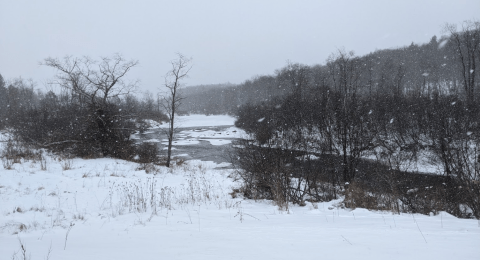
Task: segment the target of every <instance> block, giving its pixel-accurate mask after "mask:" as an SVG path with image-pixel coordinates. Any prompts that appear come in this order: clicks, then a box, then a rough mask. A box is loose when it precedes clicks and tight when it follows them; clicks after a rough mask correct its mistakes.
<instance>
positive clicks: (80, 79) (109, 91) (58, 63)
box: [40, 53, 138, 108]
mask: <svg viewBox="0 0 480 260" xmlns="http://www.w3.org/2000/svg"><path fill="white" fill-rule="evenodd" d="M40 64H41V65H45V66H48V67H51V68H54V69H55V70H57V72H58V73H57V75H55V79H54V80H53V81H51V82H50V83H51V84H54V85H58V86H60V87H62V88H64V89H66V90H69V91H70V92H71V93H72V95H73V96H75V97H76V98H78V101H80V103H87V104H89V105H93V106H94V107H95V108H99V107H104V106H105V105H106V104H107V102H108V101H110V100H111V99H114V98H118V97H119V96H122V95H126V94H128V93H130V92H131V91H133V90H134V89H135V88H136V87H137V86H138V81H127V80H125V75H126V74H127V73H128V72H129V71H130V70H131V69H132V68H133V67H135V66H137V65H138V61H137V60H126V59H125V58H124V57H123V56H122V55H120V54H118V53H117V54H114V55H113V56H111V57H102V58H100V60H98V61H97V60H93V59H91V58H89V57H83V58H75V57H71V56H67V57H65V58H63V59H58V58H46V59H45V60H44V61H43V62H42V63H40Z"/></svg>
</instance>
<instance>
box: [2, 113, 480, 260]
mask: <svg viewBox="0 0 480 260" xmlns="http://www.w3.org/2000/svg"><path fill="white" fill-rule="evenodd" d="M193 118H197V117H193ZM211 118H212V122H208V124H210V125H215V122H221V123H222V125H223V124H224V123H227V120H226V119H225V121H222V120H220V119H218V120H216V121H215V119H214V117H213V116H211ZM230 120H231V119H230ZM187 122H188V121H186V122H185V124H187ZM230 122H231V123H229V124H225V125H232V124H233V121H232V120H231V121H230ZM200 123H201V121H198V122H197V123H195V122H190V123H188V124H191V125H192V126H199V127H201V126H202V125H199V124H200ZM216 125H219V124H216ZM202 127H203V126H202ZM232 131H233V130H232ZM199 132H200V131H199ZM188 134H189V135H194V134H195V131H192V132H191V133H188ZM203 134H205V133H203ZM211 134H213V133H211ZM208 137H209V136H208V135H207V134H205V138H208ZM211 137H213V136H211ZM222 138H224V137H222ZM222 140H223V139H222ZM45 162H46V164H45V163H44V164H45V165H46V169H45V168H44V169H42V167H41V163H40V162H32V161H27V162H23V163H20V164H14V165H13V166H12V169H10V170H7V169H4V168H3V167H2V166H0V259H12V256H13V254H15V253H16V256H17V259H23V258H22V256H21V252H20V243H19V240H21V241H22V243H23V245H24V246H25V249H26V252H27V255H31V259H46V257H47V254H48V251H49V248H50V249H51V252H50V255H49V259H51V260H53V259H116V260H121V259H449V260H452V259H479V256H480V223H479V222H478V221H477V220H471V219H457V218H455V217H452V216H451V215H448V214H446V213H442V214H440V215H437V216H424V215H409V214H402V215H392V214H391V213H388V212H371V211H367V210H364V209H355V210H353V211H352V210H349V209H343V208H340V207H337V205H338V203H339V201H331V202H325V203H318V204H312V203H307V205H306V206H304V207H300V206H290V209H289V210H288V211H279V210H278V208H277V207H276V206H275V205H272V203H271V202H269V201H252V200H245V199H243V198H241V197H236V198H233V197H232V195H231V194H230V193H231V192H232V188H234V187H238V186H239V183H238V181H236V180H235V178H234V177H235V174H234V173H233V172H232V170H226V169H221V167H222V166H224V164H215V163H213V162H202V161H195V160H192V161H187V162H186V163H184V164H182V165H178V166H175V167H172V168H171V169H167V168H164V167H157V168H156V169H149V173H147V172H146V171H145V170H143V169H141V167H139V165H138V164H136V163H132V162H126V161H121V160H115V159H109V158H103V159H93V160H83V159H72V160H68V159H64V158H61V157H58V156H55V155H51V154H47V155H45Z"/></svg>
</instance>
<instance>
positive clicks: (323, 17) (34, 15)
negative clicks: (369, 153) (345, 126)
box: [0, 0, 480, 92]
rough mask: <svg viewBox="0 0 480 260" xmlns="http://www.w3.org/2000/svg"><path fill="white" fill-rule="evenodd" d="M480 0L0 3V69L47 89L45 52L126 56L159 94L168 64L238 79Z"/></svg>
mask: <svg viewBox="0 0 480 260" xmlns="http://www.w3.org/2000/svg"><path fill="white" fill-rule="evenodd" d="M479 10H480V0H449V1H446V0H445V1H442V0H429V1H421V0H402V1H393V0H378V1H377V0H370V1H368V0H362V1H360V0H358V1H355V0H350V1H340V0H337V1H327V0H324V1H320V0H317V1H307V0H305V1H302V0H296V1H284V0H268V1H267V0H256V1H250V0H242V1H240V0H238V1H228V0H215V1H211V0H203V1H180V0H174V1H173V0H169V1H147V0H136V1H121V0H103V1H102V0H83V1H67V0H42V1H35V0H30V1H26V0H0V74H2V75H3V76H4V78H6V79H11V78H14V77H19V76H22V77H23V78H32V79H33V80H35V81H37V82H38V86H39V87H42V86H43V85H44V83H45V82H46V80H47V79H49V78H51V77H52V76H53V74H54V71H53V70H52V69H50V68H46V67H42V66H39V65H38V64H39V62H40V61H42V60H43V59H44V58H47V57H49V56H50V57H60V58H61V57H64V56H66V55H73V56H83V55H87V56H90V57H92V58H98V57H99V56H108V55H111V54H113V53H117V52H118V53H122V54H123V55H124V56H125V57H126V58H128V59H137V60H139V61H140V65H139V66H138V67H137V68H135V69H134V70H133V71H132V73H131V74H130V75H129V76H130V78H132V79H133V78H137V79H140V81H141V89H140V90H141V91H144V90H147V89H148V90H149V91H151V92H157V91H158V87H160V86H161V85H162V83H163V82H164V81H163V76H164V75H165V73H166V72H167V71H168V69H169V61H170V60H172V59H174V58H175V53H176V52H180V53H182V54H184V55H185V56H189V57H192V58H193V68H192V70H191V72H190V77H189V78H188V79H187V80H186V81H185V83H186V84H188V85H197V84H214V83H223V82H231V83H241V82H243V81H244V80H246V79H250V78H251V77H252V76H254V75H265V74H272V73H273V72H274V70H275V69H278V68H281V67H282V66H284V65H285V64H286V61H287V60H290V61H292V62H299V63H303V64H307V65H312V64H318V63H324V62H325V60H326V59H327V57H328V56H329V55H330V54H331V53H332V52H334V51H335V50H336V49H337V48H342V47H344V48H345V49H346V50H353V51H355V53H356V54H357V55H363V54H367V53H369V52H372V51H374V50H375V49H383V48H392V47H400V46H405V45H409V44H410V43H411V42H412V41H413V42H416V43H424V42H428V41H429V40H430V38H431V37H432V36H433V35H437V36H440V35H441V27H442V25H443V24H444V23H446V22H448V23H457V24H459V23H461V22H462V21H464V20H468V19H477V20H480V11H479Z"/></svg>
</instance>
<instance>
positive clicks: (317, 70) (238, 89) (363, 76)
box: [182, 35, 479, 115]
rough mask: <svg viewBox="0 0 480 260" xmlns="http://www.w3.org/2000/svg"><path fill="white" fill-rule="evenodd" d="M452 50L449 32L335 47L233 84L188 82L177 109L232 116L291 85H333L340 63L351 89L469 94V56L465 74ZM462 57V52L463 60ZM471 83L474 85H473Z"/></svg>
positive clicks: (454, 43) (288, 90)
mask: <svg viewBox="0 0 480 260" xmlns="http://www.w3.org/2000/svg"><path fill="white" fill-rule="evenodd" d="M472 51H473V50H472ZM476 51H477V52H478V51H479V50H478V49H477V50H476ZM457 54H458V42H457V40H456V39H455V36H454V35H450V36H443V37H442V38H440V39H438V38H437V37H436V36H433V37H432V38H431V40H430V42H428V43H425V44H415V43H413V42H412V44H410V45H409V46H406V47H402V48H396V49H385V50H376V51H374V52H372V53H370V54H367V55H364V56H356V55H354V53H353V52H349V51H346V50H342V49H340V50H336V51H334V52H333V53H332V54H331V55H330V56H329V58H328V59H327V61H326V63H325V64H322V65H314V66H307V65H303V64H299V63H288V64H286V66H285V67H283V68H280V69H278V70H276V71H275V73H274V74H273V75H265V76H255V77H254V78H252V79H250V80H246V81H245V82H243V83H241V84H238V85H233V84H217V85H204V86H195V87H188V88H186V89H184V96H185V97H186V99H185V100H184V104H183V107H182V111H185V112H189V113H200V114H231V115H234V114H236V113H237V111H238V108H239V107H240V106H241V105H244V104H247V103H250V104H254V103H258V102H264V101H271V100H273V99H274V98H276V97H282V96H285V95H288V94H291V93H293V92H294V91H296V89H300V90H302V91H303V92H305V93H309V92H311V91H314V90H315V89H320V88H324V87H334V86H337V85H338V84H339V82H338V77H339V76H340V75H339V73H340V72H341V71H340V70H339V69H341V68H338V65H339V63H341V62H345V65H346V66H348V68H344V69H346V70H348V73H349V74H351V75H349V76H348V77H350V78H349V81H351V82H349V83H348V84H350V85H352V87H354V88H355V92H356V93H357V94H362V95H365V94H369V95H373V94H375V93H382V94H388V95H412V96H432V95H434V94H436V93H438V94H440V95H462V96H465V95H471V94H470V93H467V90H466V88H465V86H464V82H465V81H468V80H469V79H468V78H470V80H471V81H474V82H478V77H479V73H478V72H476V70H475V61H474V60H472V61H471V62H472V64H471V66H472V67H471V68H470V70H472V69H473V70H474V71H473V73H470V72H469V69H468V68H462V66H463V64H462V62H459V59H461V58H460V57H459V56H458V55H457ZM468 55H469V54H467V55H465V56H468ZM477 56H478V54H477ZM468 58H469V57H464V59H465V62H467V59H468ZM464 70H467V71H464ZM465 74H471V75H465ZM474 87H475V88H477V85H475V86H474Z"/></svg>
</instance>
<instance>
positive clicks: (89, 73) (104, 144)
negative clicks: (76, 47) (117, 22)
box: [0, 55, 166, 159]
mask: <svg viewBox="0 0 480 260" xmlns="http://www.w3.org/2000/svg"><path fill="white" fill-rule="evenodd" d="M45 65H47V66H50V67H53V68H55V69H56V70H57V72H58V74H57V76H56V78H55V80H53V81H52V82H51V83H52V84H56V85H59V86H60V91H59V92H57V93H55V92H52V91H49V92H47V93H44V92H42V91H40V90H35V85H34V84H33V83H31V82H28V81H25V80H23V79H21V78H20V79H15V80H12V81H10V82H5V81H4V80H2V81H1V82H0V99H1V102H0V106H1V108H0V111H1V112H0V127H2V128H9V129H10V130H11V131H12V133H13V134H14V136H15V137H16V138H18V139H19V140H20V141H22V142H23V143H24V144H28V145H33V146H34V147H37V148H47V149H50V150H53V151H57V152H65V153H69V154H72V155H76V156H82V157H99V156H111V157H117V158H122V159H133V157H134V156H135V155H137V154H140V152H141V151H139V150H138V149H140V150H141V149H146V148H145V147H141V148H138V147H137V146H136V145H135V144H134V142H133V141H132V140H131V139H130V135H131V134H132V133H134V132H136V131H141V130H142V129H143V128H144V127H145V122H144V119H154V120H157V121H162V120H165V119H166V118H165V115H164V114H163V113H161V112H160V110H159V105H158V100H154V99H152V98H151V97H150V96H149V95H146V96H145V98H144V99H141V100H139V99H138V98H136V97H135V96H134V95H132V94H131V91H132V90H133V88H134V87H135V84H136V83H135V82H133V83H131V82H124V81H123V76H124V75H125V74H126V73H127V72H128V71H129V69H130V68H131V67H133V66H135V65H136V62H135V61H125V60H124V59H123V58H122V57H121V56H119V55H115V56H112V57H110V58H103V59H102V60H100V61H93V60H90V59H88V58H82V59H77V58H71V57H67V58H65V59H63V60H59V59H46V60H45Z"/></svg>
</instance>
